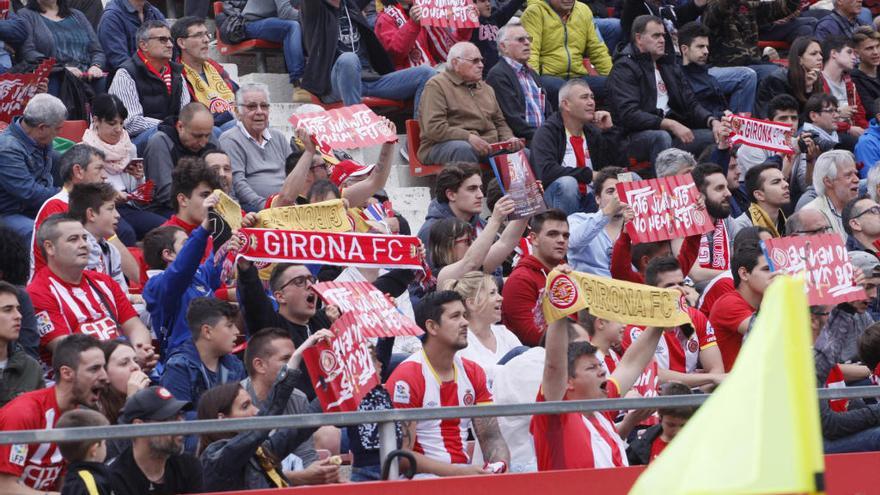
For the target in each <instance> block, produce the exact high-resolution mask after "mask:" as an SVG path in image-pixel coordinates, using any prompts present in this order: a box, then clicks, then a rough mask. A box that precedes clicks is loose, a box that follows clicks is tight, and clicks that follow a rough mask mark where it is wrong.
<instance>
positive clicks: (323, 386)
mask: <svg viewBox="0 0 880 495" xmlns="http://www.w3.org/2000/svg"><path fill="white" fill-rule="evenodd" d="M353 313H354V312H348V313H343V314H342V316H340V317H339V319H337V320H336V321H335V322H334V323H333V326H332V327H330V330H331V331H332V332H333V333H335V334H336V338H334V339H333V341H332V342H331V343H330V344H327V343H325V342H318V343H317V344H315V346H314V347H310V348H308V349H306V350H305V352H303V361H304V362H305V363H306V368H307V369H308V370H309V376H311V378H312V384H313V385H314V387H315V394H317V396H318V400H320V401H321V407H322V409H323V410H324V412H343V411H356V410H357V407H358V405H360V403H361V399H363V398H364V396H365V395H366V394H367V392H369V391H370V390H372V389H373V388H374V387H375V386H376V385H379V374H378V373H377V372H376V367H375V365H373V357H372V356H371V355H370V342H369V341H368V340H367V338H366V336H365V335H364V332H363V330H364V327H363V326H361V324H360V323H359V322H358V321H357V319H356V318H355V315H354V314H353Z"/></svg>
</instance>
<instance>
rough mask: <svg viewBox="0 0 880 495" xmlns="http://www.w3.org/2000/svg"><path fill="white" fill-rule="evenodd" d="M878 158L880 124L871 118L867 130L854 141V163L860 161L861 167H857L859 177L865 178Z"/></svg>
mask: <svg viewBox="0 0 880 495" xmlns="http://www.w3.org/2000/svg"><path fill="white" fill-rule="evenodd" d="M878 160H880V124H878V123H877V119H871V125H870V126H869V127H868V130H867V131H865V133H864V134H862V137H860V138H859V142H858V143H856V163H861V164H862V168H860V169H859V177H861V178H862V179H866V178H867V177H868V172H870V171H871V168H873V167H874V165H876V164H877V161H878Z"/></svg>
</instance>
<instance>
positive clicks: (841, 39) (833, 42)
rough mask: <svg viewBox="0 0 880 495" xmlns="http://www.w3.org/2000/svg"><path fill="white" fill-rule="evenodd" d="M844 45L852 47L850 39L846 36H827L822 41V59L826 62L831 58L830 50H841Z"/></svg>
mask: <svg viewBox="0 0 880 495" xmlns="http://www.w3.org/2000/svg"><path fill="white" fill-rule="evenodd" d="M846 47H850V48H852V47H853V42H852V39H850V38H849V37H847V36H829V37H827V38H825V40H824V41H823V42H822V59H823V60H824V61H825V62H826V63H827V62H828V61H829V60H831V52H842V51H843V49H844V48H846Z"/></svg>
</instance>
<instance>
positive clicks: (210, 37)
mask: <svg viewBox="0 0 880 495" xmlns="http://www.w3.org/2000/svg"><path fill="white" fill-rule="evenodd" d="M181 38H208V41H211V40H213V39H214V34H213V33H210V32H208V31H200V32H198V33H193V34H189V35H186V36H181Z"/></svg>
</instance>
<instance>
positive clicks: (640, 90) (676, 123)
mask: <svg viewBox="0 0 880 495" xmlns="http://www.w3.org/2000/svg"><path fill="white" fill-rule="evenodd" d="M664 34H665V28H664V27H663V21H662V20H661V19H660V18H659V17H654V16H647V15H643V16H639V17H637V18H636V20H635V21H634V22H633V27H632V40H633V41H632V42H631V43H630V44H629V45H628V46H627V47H626V48H624V49H623V50H621V51H620V53H619V54H618V55H617V57H616V58H615V61H614V67H613V68H612V69H611V74H610V75H609V76H608V84H607V86H606V87H607V88H608V94H609V100H610V103H611V112H612V115H613V116H614V120H615V122H617V124H618V125H620V126H622V127H623V128H624V130H625V132H626V134H627V136H628V138H629V142H628V149H629V157H630V158H634V159H636V160H638V161H644V160H650V161H651V162H652V163H653V161H654V159H655V158H656V157H657V154H658V153H660V152H661V151H663V150H665V149H667V148H670V147H672V146H675V147H677V148H682V149H685V150H687V151H690V152H691V153H693V154H694V155H699V154H700V152H702V151H703V149H704V148H705V147H706V146H708V145H709V144H711V143H712V141H713V138H714V136H713V135H714V134H717V133H718V132H720V129H721V122H720V121H719V120H718V119H717V118H715V117H714V116H712V114H711V113H709V111H708V110H706V109H705V108H703V106H702V105H700V103H699V102H698V101H697V99H696V98H695V97H694V94H693V92H692V91H691V88H690V86H689V85H688V84H687V82H686V81H685V79H684V75H683V74H682V72H681V68H680V67H679V66H678V65H677V64H676V63H675V60H674V58H673V57H672V56H670V55H667V54H666V40H665V37H664ZM710 129H711V130H710Z"/></svg>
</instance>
